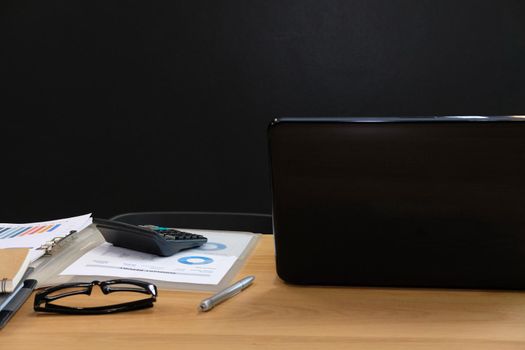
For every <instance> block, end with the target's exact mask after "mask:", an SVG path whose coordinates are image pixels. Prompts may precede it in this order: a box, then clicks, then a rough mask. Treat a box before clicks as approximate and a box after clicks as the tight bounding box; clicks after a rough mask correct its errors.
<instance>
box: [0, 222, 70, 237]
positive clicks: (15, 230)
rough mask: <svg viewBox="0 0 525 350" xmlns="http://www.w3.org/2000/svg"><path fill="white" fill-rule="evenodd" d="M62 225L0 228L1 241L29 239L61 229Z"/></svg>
mask: <svg viewBox="0 0 525 350" xmlns="http://www.w3.org/2000/svg"><path fill="white" fill-rule="evenodd" d="M60 225H61V224H56V225H45V226H24V227H20V226H17V227H0V239H7V238H15V237H23V236H25V237H27V236H31V235H38V234H41V233H46V232H51V231H54V230H56V229H57V228H58V227H60Z"/></svg>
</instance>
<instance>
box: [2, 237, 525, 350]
mask: <svg viewBox="0 0 525 350" xmlns="http://www.w3.org/2000/svg"><path fill="white" fill-rule="evenodd" d="M248 274H253V275H255V276H256V280H255V283H254V285H253V286H251V287H250V288H248V289H247V290H245V291H244V292H242V293H240V294H239V295H237V296H236V297H234V298H233V299H231V300H229V301H226V302H224V303H223V304H221V305H219V306H217V308H215V309H213V310H212V311H210V312H208V313H200V312H198V311H197V305H198V304H199V301H200V300H201V299H203V298H205V297H206V296H208V295H209V293H200V292H199V293H197V292H167V291H160V295H159V299H158V301H157V303H156V305H155V307H154V308H152V309H147V310H141V311H136V312H131V313H121V314H114V315H105V316H63V315H37V314H35V313H34V312H33V310H32V301H33V300H32V298H31V299H30V300H29V301H28V302H27V303H26V304H25V305H24V306H23V307H22V309H21V310H20V311H19V312H18V313H17V314H16V315H15V317H14V318H13V319H12V320H11V322H10V323H9V324H8V325H7V326H6V327H5V328H4V329H3V330H2V331H0V344H1V348H2V349H6V350H7V349H9V350H15V349H37V350H44V349H54V350H56V349H68V350H70V349H91V350H94V349H108V348H109V349H113V348H118V349H141V350H144V349H154V350H157V349H259V348H260V349H350V348H355V349H478V350H479V349H499V350H502V349H525V292H524V293H521V292H484V291H450V290H417V289H416V290H415V289H410V290H408V289H407V290H404V289H377V288H332V287H299V286H291V285H286V284H284V283H283V282H282V281H281V280H279V278H278V277H277V276H276V274H275V266H274V252H273V238H272V236H270V235H266V236H263V237H262V238H261V240H260V241H259V243H258V246H257V248H256V249H255V251H254V253H253V254H252V256H251V257H250V258H249V260H248V262H247V265H246V266H245V267H244V269H243V270H242V271H241V272H240V274H239V277H242V276H245V275H248ZM524 278H525V276H524Z"/></svg>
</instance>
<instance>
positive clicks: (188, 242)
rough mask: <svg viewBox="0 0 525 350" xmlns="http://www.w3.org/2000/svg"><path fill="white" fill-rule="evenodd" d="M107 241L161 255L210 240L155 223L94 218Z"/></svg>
mask: <svg viewBox="0 0 525 350" xmlns="http://www.w3.org/2000/svg"><path fill="white" fill-rule="evenodd" d="M93 224H95V226H96V227H97V228H98V230H99V231H100V233H102V236H104V239H105V240H106V242H109V243H111V244H113V245H114V246H117V247H122V248H127V249H132V250H137V251H139V252H143V253H149V254H155V255H159V256H171V255H173V254H175V253H178V252H180V251H181V250H185V249H191V248H197V247H200V246H201V245H203V244H204V243H206V242H207V241H208V239H207V238H206V237H204V236H201V235H197V234H194V233H190V232H184V231H180V230H177V229H173V228H168V227H160V226H155V225H141V226H137V225H130V224H125V223H123V222H118V221H111V220H104V219H96V218H94V219H93Z"/></svg>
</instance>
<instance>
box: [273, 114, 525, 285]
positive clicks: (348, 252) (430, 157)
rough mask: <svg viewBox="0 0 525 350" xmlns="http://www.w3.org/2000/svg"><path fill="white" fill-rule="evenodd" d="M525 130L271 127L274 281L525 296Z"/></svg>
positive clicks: (460, 124) (437, 121) (372, 122)
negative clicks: (481, 290)
mask: <svg viewBox="0 0 525 350" xmlns="http://www.w3.org/2000/svg"><path fill="white" fill-rule="evenodd" d="M524 121H525V117H520V116H509V117H485V116H479V117H417V118H283V119H276V120H275V121H274V122H273V123H272V124H271V125H270V127H269V129H268V137H269V151H270V162H271V177H272V192H273V218H274V234H275V245H276V262H277V272H278V275H279V276H280V277H281V278H282V279H283V280H285V281H288V282H291V283H301V284H329V285H358V286H408V287H458V288H505V289H522V288H525V184H524V181H525V122H524Z"/></svg>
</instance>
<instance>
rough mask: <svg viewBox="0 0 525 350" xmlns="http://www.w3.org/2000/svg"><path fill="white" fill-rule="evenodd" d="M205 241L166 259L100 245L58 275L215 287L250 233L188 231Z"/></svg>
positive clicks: (247, 242) (241, 251) (240, 252)
mask: <svg viewBox="0 0 525 350" xmlns="http://www.w3.org/2000/svg"><path fill="white" fill-rule="evenodd" d="M183 230H184V231H187V232H193V233H197V234H200V235H203V236H205V237H206V238H208V242H207V243H206V244H204V245H203V246H201V247H199V248H195V249H189V250H184V251H181V252H179V253H177V254H175V255H172V256H169V257H160V256H156V255H152V254H147V253H142V252H137V251H134V250H129V249H125V248H121V247H115V246H113V245H111V244H110V243H103V244H102V245H100V246H98V247H96V248H95V249H93V250H91V251H89V252H87V253H86V254H84V255H83V256H82V257H80V258H79V259H78V260H77V261H75V262H74V263H73V264H72V265H70V266H69V267H67V268H66V269H65V270H64V271H62V273H61V275H77V276H111V277H122V278H139V279H148V280H160V281H167V282H179V283H196V284H207V285H216V284H218V283H219V282H220V281H221V280H222V278H223V277H224V276H225V275H226V273H227V272H228V271H229V270H230V268H231V267H232V266H233V265H234V263H235V262H236V260H237V259H238V258H239V256H240V255H241V254H242V253H243V252H244V250H245V249H246V247H247V246H248V244H249V243H250V241H251V239H252V238H253V236H254V235H253V234H247V233H239V232H226V231H222V232H221V231H207V230H187V229H183Z"/></svg>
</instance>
